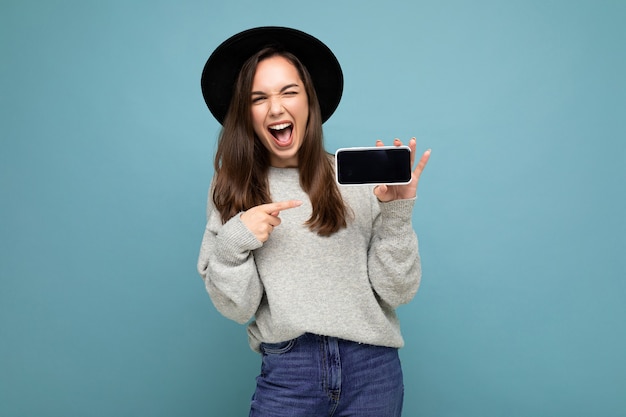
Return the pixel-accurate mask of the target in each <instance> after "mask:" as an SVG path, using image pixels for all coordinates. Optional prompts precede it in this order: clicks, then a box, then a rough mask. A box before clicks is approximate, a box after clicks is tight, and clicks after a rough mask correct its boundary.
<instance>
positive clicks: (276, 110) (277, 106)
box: [269, 97, 284, 116]
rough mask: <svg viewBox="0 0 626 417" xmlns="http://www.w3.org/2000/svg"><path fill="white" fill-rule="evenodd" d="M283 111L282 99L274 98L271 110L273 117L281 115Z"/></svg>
mask: <svg viewBox="0 0 626 417" xmlns="http://www.w3.org/2000/svg"><path fill="white" fill-rule="evenodd" d="M283 110H284V109H283V103H282V102H281V100H280V98H278V97H274V98H272V99H270V108H269V114H270V115H272V116H273V115H278V114H281V113H282V112H283Z"/></svg>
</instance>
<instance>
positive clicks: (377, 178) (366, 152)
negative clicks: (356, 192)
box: [335, 146, 411, 185]
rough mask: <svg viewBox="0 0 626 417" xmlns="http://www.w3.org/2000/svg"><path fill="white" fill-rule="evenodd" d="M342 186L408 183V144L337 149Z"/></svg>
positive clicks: (337, 176)
mask: <svg viewBox="0 0 626 417" xmlns="http://www.w3.org/2000/svg"><path fill="white" fill-rule="evenodd" d="M335 172H336V179H337V183H338V184H339V185H363V184H395V185H401V184H408V183H409V182H411V150H410V149H409V147H408V146H372V147H357V148H341V149H338V150H337V152H335Z"/></svg>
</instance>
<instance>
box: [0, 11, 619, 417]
mask: <svg viewBox="0 0 626 417" xmlns="http://www.w3.org/2000/svg"><path fill="white" fill-rule="evenodd" d="M625 21H626V1H619V0H614V1H609V0H600V1H598V0H594V1H592V0H589V1H565V0H563V1H557V0H548V1H530V0H528V1H522V0H513V1H487V0H478V1H435V0H422V1H408V0H407V1H404V2H398V1H384V2H383V1H380V2H377V3H371V2H362V1H357V0H354V1H341V0H335V1H320V0H318V1H315V2H306V3H305V2H293V1H237V0H229V1H221V2H215V1H213V2H211V1H199V0H197V1H192V0H177V1H168V2H166V1H148V0H145V1H129V0H114V1H95V0H93V1H44V0H40V1H35V0H27V1H22V0H2V2H1V3H0V88H1V89H0V134H1V147H0V187H1V203H0V274H1V276H0V415H1V416H3V417H5V416H6V417H31V416H32V417H34V416H37V417H48V416H59V417H85V416H90V417H101V416H102V417H104V416H106V417H109V416H116V417H124V416H146V417H153V416H154V417H156V416H163V417H171V416H243V415H247V407H248V399H249V397H250V395H251V393H252V390H253V387H254V377H255V376H256V374H257V371H258V367H259V358H258V357H257V355H256V354H255V353H253V352H251V351H250V350H249V348H248V346H247V344H246V335H245V329H244V328H243V327H241V326H239V325H237V324H234V323H232V322H229V321H228V320H226V319H224V318H223V317H221V316H220V315H219V314H218V313H217V312H216V311H215V309H214V308H213V307H212V305H211V303H210V300H209V298H208V296H207V295H206V294H205V292H204V288H203V285H202V282H201V280H200V278H199V277H198V275H197V273H196V271H195V262H196V256H197V252H198V246H199V243H200V239H201V235H202V231H203V228H204V207H205V201H206V200H205V198H206V191H207V187H208V185H209V181H210V177H211V173H212V169H211V159H212V155H213V151H214V144H215V138H216V136H217V134H218V129H219V126H218V125H217V123H216V122H215V121H213V119H212V118H211V116H210V114H209V112H208V111H207V110H206V108H205V107H204V103H203V101H202V97H201V94H200V88H199V76H200V71H201V69H202V66H203V64H204V61H205V60H206V58H207V57H208V55H209V54H210V52H211V51H212V50H213V48H215V47H216V46H217V45H218V44H219V43H220V42H221V41H222V40H223V39H225V38H226V37H228V36H230V35H232V34H234V33H236V32H238V31H240V30H242V29H246V28H249V27H252V26H258V25H266V24H270V25H287V26H293V27H297V28H300V29H302V30H305V31H308V32H310V33H312V34H314V35H316V36H318V37H320V38H321V39H322V40H324V41H325V42H327V43H328V45H329V46H330V47H331V48H332V49H333V50H334V51H335V53H336V54H337V56H338V58H339V60H340V61H341V63H342V64H343V68H344V71H345V76H346V86H345V92H344V99H343V101H342V104H341V107H340V108H339V110H338V111H337V113H336V115H335V116H334V117H333V118H332V119H331V120H330V121H329V122H328V123H327V125H326V130H325V132H326V140H327V147H328V149H329V150H331V151H334V149H336V148H338V147H340V146H353V145H368V144H372V143H373V142H374V140H375V139H377V138H382V139H385V140H387V141H389V140H391V139H392V138H393V137H394V136H398V137H401V138H402V139H404V140H406V139H408V138H409V137H410V136H413V135H414V136H416V137H417V138H418V146H419V148H420V149H426V148H428V147H431V148H432V149H433V154H432V159H431V163H430V164H429V166H428V168H427V171H426V172H425V174H424V176H423V181H422V182H421V184H420V198H419V203H418V205H417V207H416V210H415V216H414V224H415V228H416V230H417V232H418V234H419V237H420V245H421V253H422V257H423V269H424V277H423V285H422V288H421V290H420V293H419V294H418V296H417V297H416V299H415V300H414V302H413V303H411V304H410V305H408V306H404V307H402V308H401V309H400V314H401V319H402V323H403V329H404V334H405V337H406V342H407V343H406V347H405V348H404V349H403V350H402V358H403V362H404V367H405V382H406V393H407V395H406V402H405V415H406V416H429V417H448V416H450V417H457V416H459V417H460V416H462V417H503V416H506V417H516V416H520V417H521V416H524V417H540V416H546V417H555V416H568V417H571V416H581V417H589V416H606V417H616V416H618V417H622V416H626V355H625V354H624V352H626V331H625V330H624V329H625V323H626V281H625V278H626V266H625V265H626V264H625V260H624V258H625V256H624V255H626V238H625V234H626V221H625V220H624V214H625V213H626V196H625V190H626V81H625V74H626V53H625V49H624V48H625V45H626V26H625V25H624V22H625Z"/></svg>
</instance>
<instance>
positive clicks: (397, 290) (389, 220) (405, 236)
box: [368, 199, 422, 309]
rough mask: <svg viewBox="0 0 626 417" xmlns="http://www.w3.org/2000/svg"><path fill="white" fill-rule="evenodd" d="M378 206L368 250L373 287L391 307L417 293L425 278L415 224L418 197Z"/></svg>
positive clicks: (369, 271) (405, 301)
mask: <svg viewBox="0 0 626 417" xmlns="http://www.w3.org/2000/svg"><path fill="white" fill-rule="evenodd" d="M375 204H378V207H379V210H377V207H374V221H373V233H372V238H371V242H370V248H369V251H368V273H369V278H370V283H371V285H372V288H373V289H374V291H375V292H376V294H377V295H378V297H379V298H380V299H381V300H382V301H384V302H385V303H386V304H388V305H389V306H390V307H391V308H394V309H395V308H396V307H398V306H399V305H401V304H406V303H408V302H409V301H411V299H412V298H413V297H414V296H415V294H416V293H417V289H418V288H419V284H420V280H421V277H422V269H421V264H420V257H419V251H418V243H417V236H416V234H415V231H414V230H413V225H412V223H411V213H412V211H413V206H414V204H415V199H410V200H397V201H391V202H387V203H379V202H378V200H377V199H376V203H375Z"/></svg>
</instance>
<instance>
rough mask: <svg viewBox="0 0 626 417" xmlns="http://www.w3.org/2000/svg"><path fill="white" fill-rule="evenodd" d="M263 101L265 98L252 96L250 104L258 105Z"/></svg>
mask: <svg viewBox="0 0 626 417" xmlns="http://www.w3.org/2000/svg"><path fill="white" fill-rule="evenodd" d="M263 100H265V97H263V96H254V97H252V102H253V103H259V102H261V101H263Z"/></svg>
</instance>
